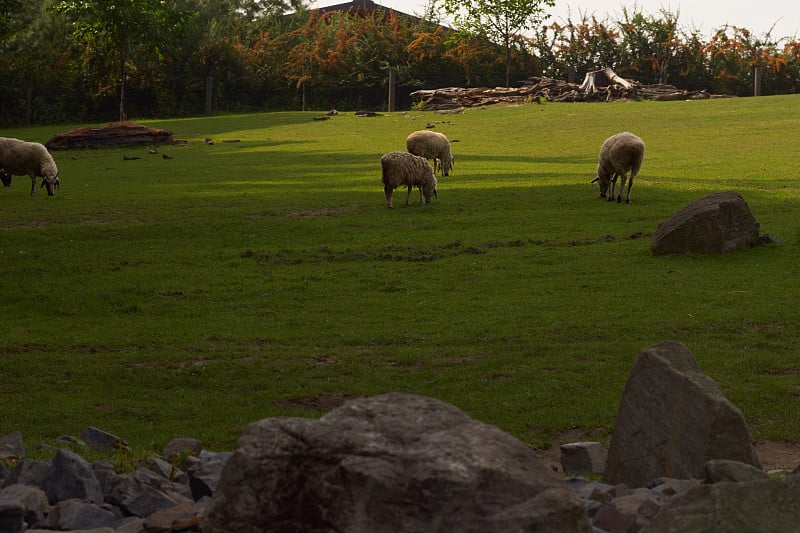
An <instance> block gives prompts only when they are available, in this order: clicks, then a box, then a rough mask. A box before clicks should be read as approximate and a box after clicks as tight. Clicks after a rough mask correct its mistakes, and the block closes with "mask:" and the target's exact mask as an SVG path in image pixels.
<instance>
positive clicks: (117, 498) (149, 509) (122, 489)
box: [108, 474, 177, 518]
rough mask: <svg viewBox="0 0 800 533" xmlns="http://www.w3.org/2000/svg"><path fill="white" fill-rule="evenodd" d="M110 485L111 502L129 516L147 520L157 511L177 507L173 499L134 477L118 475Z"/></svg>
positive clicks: (109, 495)
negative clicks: (146, 518)
mask: <svg viewBox="0 0 800 533" xmlns="http://www.w3.org/2000/svg"><path fill="white" fill-rule="evenodd" d="M110 485H111V490H110V491H109V494H108V500H109V502H110V503H112V504H114V505H116V506H118V507H119V508H120V509H122V510H123V511H124V512H125V514H126V515H129V516H138V517H139V518H145V517H148V516H150V515H151V514H153V513H155V512H156V511H160V510H162V509H167V508H169V507H174V506H175V505H177V502H176V501H175V500H174V499H173V498H170V497H169V496H167V495H166V494H165V493H163V492H161V491H160V490H159V489H157V488H155V487H153V486H152V485H149V484H147V483H142V482H141V481H139V480H138V479H136V478H135V476H134V475H127V476H125V475H119V474H117V475H116V476H114V477H113V478H112V480H111V484H110Z"/></svg>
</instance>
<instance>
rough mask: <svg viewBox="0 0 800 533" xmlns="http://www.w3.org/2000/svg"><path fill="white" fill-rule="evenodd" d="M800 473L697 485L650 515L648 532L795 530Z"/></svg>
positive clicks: (799, 514)
mask: <svg viewBox="0 0 800 533" xmlns="http://www.w3.org/2000/svg"><path fill="white" fill-rule="evenodd" d="M799 525H800V476H786V477H783V478H777V479H762V480H759V481H748V482H742V483H715V484H713V485H698V486H696V487H694V488H692V489H689V490H688V491H687V492H685V493H683V494H681V495H679V496H675V497H674V498H672V499H671V500H670V501H669V502H667V503H666V504H665V505H663V506H662V507H661V509H660V510H659V511H658V513H656V515H655V517H653V519H652V521H651V522H650V525H649V526H648V528H647V529H646V530H645V531H646V532H647V533H678V532H684V531H691V532H693V533H700V532H708V533H748V532H750V533H760V532H763V531H769V532H770V533H796V532H797V531H798V530H799V528H798V526H799Z"/></svg>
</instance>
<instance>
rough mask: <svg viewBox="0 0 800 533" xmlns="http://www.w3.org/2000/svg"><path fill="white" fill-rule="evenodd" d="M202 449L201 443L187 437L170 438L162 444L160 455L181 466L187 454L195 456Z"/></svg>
mask: <svg viewBox="0 0 800 533" xmlns="http://www.w3.org/2000/svg"><path fill="white" fill-rule="evenodd" d="M202 449H203V444H202V443H201V442H200V441H199V440H197V439H192V438H187V437H180V438H176V439H172V440H171V441H169V443H167V445H166V446H164V451H162V452H161V456H162V457H164V459H166V460H167V461H169V462H170V463H174V464H177V465H178V466H181V467H182V463H183V462H184V460H185V459H186V458H187V457H189V456H194V457H197V456H198V455H200V451H201V450H202Z"/></svg>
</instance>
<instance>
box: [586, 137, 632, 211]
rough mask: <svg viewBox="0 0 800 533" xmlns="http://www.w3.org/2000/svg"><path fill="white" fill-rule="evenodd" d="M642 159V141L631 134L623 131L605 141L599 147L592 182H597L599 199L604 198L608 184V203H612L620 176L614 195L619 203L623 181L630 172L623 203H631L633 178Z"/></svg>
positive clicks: (623, 185) (623, 187) (623, 186)
mask: <svg viewBox="0 0 800 533" xmlns="http://www.w3.org/2000/svg"><path fill="white" fill-rule="evenodd" d="M643 159H644V141H642V140H641V139H640V138H639V137H637V136H636V135H634V134H633V133H628V132H627V131H625V132H622V133H617V134H616V135H612V136H611V137H609V138H608V139H606V140H605V141H604V142H603V145H602V146H601V147H600V157H599V160H598V163H597V177H596V178H595V179H593V180H592V183H594V182H596V181H597V182H599V185H600V197H601V198H605V197H606V193H607V192H608V188H609V184H610V186H611V193H610V194H609V195H608V201H609V202H613V201H614V198H615V196H614V195H615V189H616V185H617V178H618V177H620V176H621V177H622V180H621V182H620V184H619V189H618V190H617V191H618V192H617V193H616V194H617V195H616V200H617V203H621V202H622V192H623V189H625V181H626V180H628V176H627V174H628V172H630V173H631V176H630V180H628V194H627V195H626V198H625V203H626V204H629V203H631V187H633V178H634V177H636V174H638V173H639V169H640V168H641V166H642V160H643Z"/></svg>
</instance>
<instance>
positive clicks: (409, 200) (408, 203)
mask: <svg viewBox="0 0 800 533" xmlns="http://www.w3.org/2000/svg"><path fill="white" fill-rule="evenodd" d="M411 189H413V187H412V186H411V185H409V186H408V192H407V193H406V205H411Z"/></svg>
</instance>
